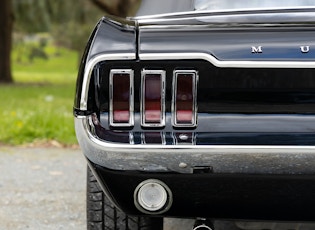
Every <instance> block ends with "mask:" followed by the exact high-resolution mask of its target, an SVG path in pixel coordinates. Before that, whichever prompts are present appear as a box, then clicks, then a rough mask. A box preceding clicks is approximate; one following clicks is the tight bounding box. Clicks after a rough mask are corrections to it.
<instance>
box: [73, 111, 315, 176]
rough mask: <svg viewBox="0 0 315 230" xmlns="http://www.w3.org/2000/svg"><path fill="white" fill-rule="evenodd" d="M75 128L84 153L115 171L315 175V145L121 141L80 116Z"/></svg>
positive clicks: (94, 161)
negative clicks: (98, 132) (99, 131)
mask: <svg viewBox="0 0 315 230" xmlns="http://www.w3.org/2000/svg"><path fill="white" fill-rule="evenodd" d="M75 129H76V135H77V139H78V141H79V144H80V146H81V149H82V151H83V153H84V155H85V156H86V157H87V158H88V159H89V160H90V161H92V162H93V163H95V164H98V165H100V166H102V167H105V168H107V169H111V170H137V171H144V172H178V173H193V172H194V169H195V168H199V167H206V168H211V171H212V172H213V173H240V174H244V173H245V174H315V146H259V145H151V144H150V145H149V144H117V143H111V142H106V141H104V140H101V139H100V138H98V137H97V135H96V134H95V132H94V127H93V123H92V122H91V117H76V118H75Z"/></svg>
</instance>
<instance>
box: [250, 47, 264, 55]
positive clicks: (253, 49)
mask: <svg viewBox="0 0 315 230" xmlns="http://www.w3.org/2000/svg"><path fill="white" fill-rule="evenodd" d="M252 53H253V54H257V53H262V47H261V46H257V47H256V46H252Z"/></svg>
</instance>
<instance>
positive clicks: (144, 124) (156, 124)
mask: <svg viewBox="0 0 315 230" xmlns="http://www.w3.org/2000/svg"><path fill="white" fill-rule="evenodd" d="M147 75H160V77H161V89H160V93H161V99H160V105H161V108H160V115H161V117H160V120H159V122H147V121H146V115H145V114H146V106H145V101H146V91H145V90H146V86H145V84H146V76H147ZM165 76H166V72H165V70H148V69H143V70H142V71H141V100H140V101H141V103H140V104H141V106H140V113H141V126H142V127H150V128H154V127H164V126H165V88H166V85H165V84H166V81H165Z"/></svg>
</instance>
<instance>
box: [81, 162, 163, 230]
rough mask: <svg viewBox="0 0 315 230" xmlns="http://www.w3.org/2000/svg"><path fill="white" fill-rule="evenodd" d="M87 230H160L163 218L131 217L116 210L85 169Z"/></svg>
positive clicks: (89, 171)
mask: <svg viewBox="0 0 315 230" xmlns="http://www.w3.org/2000/svg"><path fill="white" fill-rule="evenodd" d="M86 195H87V197H86V198H87V202H86V213H87V229H88V230H162V229H163V218H149V217H132V216H128V215H126V214H125V213H123V212H122V211H120V210H118V209H117V208H116V207H114V205H113V204H112V203H111V202H110V201H109V199H108V198H107V197H106V196H105V194H104V192H103V191H102V189H101V188H100V186H99V184H98V182H97V181H96V178H95V177H94V175H93V173H92V172H91V170H90V168H89V167H87V191H86Z"/></svg>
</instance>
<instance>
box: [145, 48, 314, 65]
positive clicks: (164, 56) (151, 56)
mask: <svg viewBox="0 0 315 230" xmlns="http://www.w3.org/2000/svg"><path fill="white" fill-rule="evenodd" d="M139 58H140V60H173V59H175V60H189V59H190V60H193V59H202V60H206V61H208V62H210V63H211V64H213V65H214V66H216V67H221V68H228V67H234V68H240V67H242V68H288V66H289V67H290V68H315V62H314V61H305V60H304V61H221V60H218V59H216V58H215V57H214V56H212V55H211V54H208V53H194V52H192V53H140V54H139Z"/></svg>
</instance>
